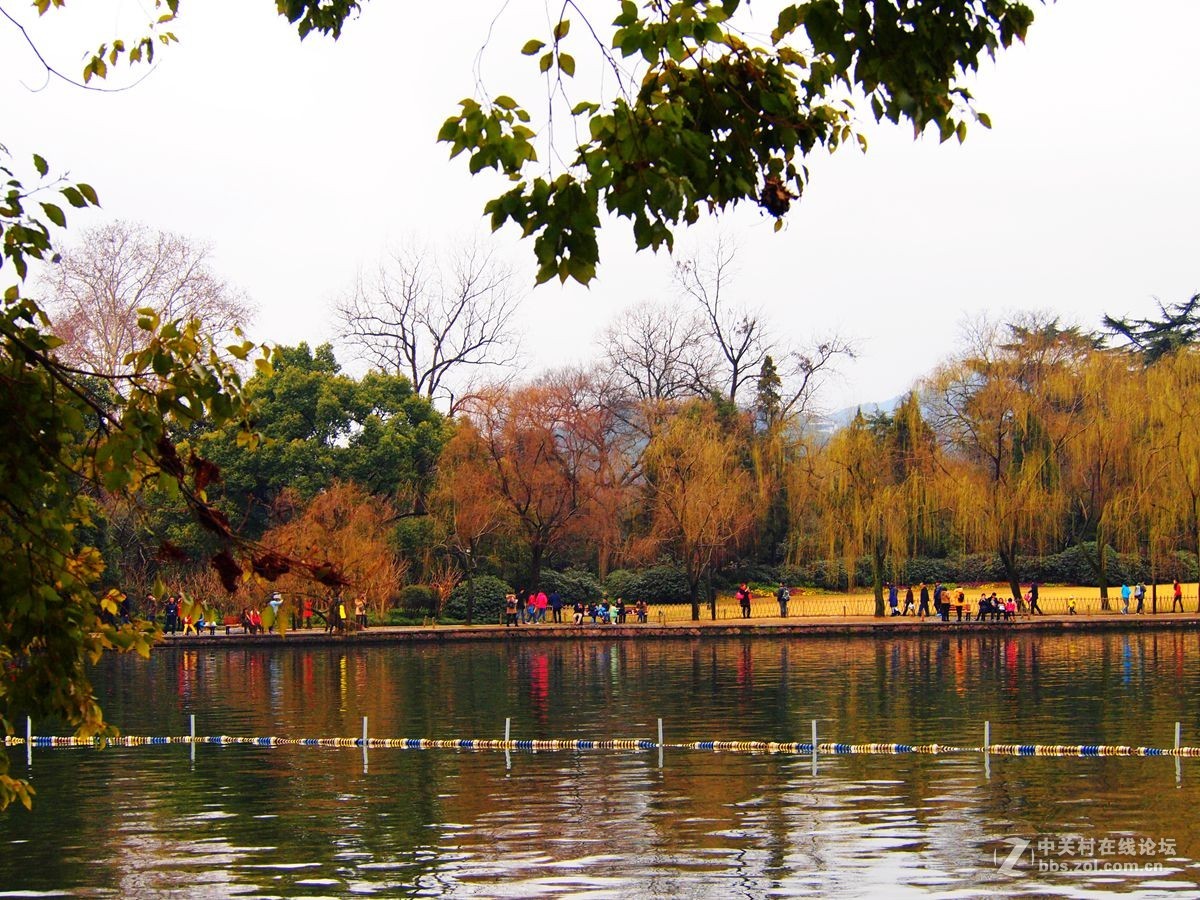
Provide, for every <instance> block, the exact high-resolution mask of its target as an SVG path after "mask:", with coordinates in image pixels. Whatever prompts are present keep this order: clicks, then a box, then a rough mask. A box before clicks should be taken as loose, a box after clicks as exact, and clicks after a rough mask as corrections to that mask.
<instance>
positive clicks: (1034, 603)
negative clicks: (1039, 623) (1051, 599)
mask: <svg viewBox="0 0 1200 900" xmlns="http://www.w3.org/2000/svg"><path fill="white" fill-rule="evenodd" d="M1035 613H1036V614H1037V615H1039V616H1044V615H1045V613H1044V612H1042V608H1041V607H1040V606H1038V583H1037V582H1036V581H1034V582H1031V583H1030V585H1029V614H1030V615H1031V616H1032V615H1034V614H1035Z"/></svg>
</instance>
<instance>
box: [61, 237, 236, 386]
mask: <svg viewBox="0 0 1200 900" xmlns="http://www.w3.org/2000/svg"><path fill="white" fill-rule="evenodd" d="M43 283H44V285H45V287H46V289H47V290H48V292H49V293H50V301H49V303H48V307H49V311H50V316H51V318H52V319H53V320H54V325H55V333H56V334H57V335H58V336H59V337H60V338H62V339H63V341H64V343H63V346H62V347H61V348H59V350H58V356H59V358H60V359H61V360H62V361H64V362H66V363H67V364H69V365H77V366H80V367H83V368H86V369H89V370H92V371H94V372H95V373H96V374H98V375H100V376H121V375H128V374H129V372H130V368H129V366H128V365H127V364H126V362H125V360H126V358H127V357H128V356H129V355H130V354H133V353H136V352H137V351H139V350H141V349H142V348H143V346H145V341H146V339H147V337H148V332H146V331H144V330H142V329H141V328H139V327H138V324H137V322H138V310H139V309H142V308H146V307H149V308H151V309H153V310H154V311H155V312H157V313H158V315H159V316H160V317H161V318H162V319H163V320H164V321H170V320H173V319H182V320H189V319H200V320H201V321H203V322H204V324H205V326H206V328H207V329H208V330H209V332H210V333H211V334H213V336H214V337H215V338H216V342H217V344H218V345H220V343H221V342H222V341H223V340H225V339H226V338H231V337H232V336H233V334H234V332H235V330H236V329H239V328H242V327H244V326H245V325H246V324H247V323H248V322H249V320H250V318H251V316H252V314H253V310H252V307H251V305H250V303H249V301H248V300H247V298H246V296H245V294H243V293H242V292H241V291H239V290H237V289H236V288H234V287H232V286H230V285H229V284H228V283H227V282H225V281H223V280H222V279H221V278H219V277H218V276H216V275H215V274H214V273H213V272H212V270H211V269H210V268H209V248H208V247H206V246H205V245H203V244H194V243H192V242H191V241H190V240H189V239H188V238H186V237H184V236H183V235H179V234H174V233H172V232H169V231H153V230H152V229H150V228H148V227H147V226H145V225H141V224H139V223H136V222H121V221H118V222H113V223H111V224H109V225H105V226H102V227H100V228H92V229H88V230H87V231H85V232H84V233H83V239H82V240H81V241H80V243H79V244H77V245H76V246H74V247H72V248H70V249H68V250H67V251H66V252H65V253H64V254H63V256H62V261H61V262H60V263H59V264H58V265H57V266H54V267H52V268H50V269H48V270H47V272H46V274H45V276H44V279H43Z"/></svg>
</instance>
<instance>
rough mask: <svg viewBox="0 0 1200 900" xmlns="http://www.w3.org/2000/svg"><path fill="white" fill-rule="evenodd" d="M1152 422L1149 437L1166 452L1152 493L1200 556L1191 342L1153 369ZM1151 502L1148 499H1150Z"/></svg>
mask: <svg viewBox="0 0 1200 900" xmlns="http://www.w3.org/2000/svg"><path fill="white" fill-rule="evenodd" d="M1146 375H1147V383H1146V404H1147V412H1148V414H1149V426H1148V428H1147V432H1146V436H1145V441H1144V443H1146V444H1147V445H1148V448H1147V452H1148V449H1149V448H1157V449H1158V450H1159V451H1160V452H1161V454H1162V464H1161V475H1159V476H1157V477H1155V473H1156V472H1158V471H1159V470H1158V469H1155V468H1154V467H1153V466H1151V467H1150V475H1149V478H1153V481H1154V484H1153V486H1152V487H1151V489H1150V490H1151V492H1150V494H1149V495H1148V496H1149V497H1151V498H1153V502H1155V503H1161V504H1162V506H1163V516H1164V517H1166V518H1168V519H1169V520H1171V522H1172V523H1173V527H1174V529H1175V530H1176V532H1177V533H1178V534H1180V535H1185V536H1186V538H1187V546H1188V549H1189V550H1191V551H1193V552H1195V553H1196V554H1197V557H1198V558H1200V439H1198V438H1197V436H1198V435H1200V349H1198V348H1196V347H1194V346H1188V347H1185V348H1183V349H1180V350H1177V351H1175V352H1174V353H1168V354H1166V355H1164V356H1162V357H1160V358H1159V359H1158V360H1157V361H1156V362H1155V363H1154V364H1153V365H1151V366H1150V368H1149V369H1148V370H1147V373H1146ZM1149 502H1150V500H1149V499H1148V500H1147V503H1149Z"/></svg>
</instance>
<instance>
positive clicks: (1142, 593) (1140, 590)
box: [1133, 581, 1146, 616]
mask: <svg viewBox="0 0 1200 900" xmlns="http://www.w3.org/2000/svg"><path fill="white" fill-rule="evenodd" d="M1133 599H1134V600H1136V601H1137V609H1136V610H1135V612H1136V613H1137V614H1138V615H1139V616H1140V615H1141V614H1142V613H1144V612H1145V611H1146V585H1145V584H1143V583H1142V582H1140V581H1139V582H1138V583H1137V585H1136V586H1135V587H1134V589H1133Z"/></svg>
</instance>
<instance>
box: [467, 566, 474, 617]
mask: <svg viewBox="0 0 1200 900" xmlns="http://www.w3.org/2000/svg"><path fill="white" fill-rule="evenodd" d="M474 568H475V567H474V566H471V567H470V568H468V569H467V624H468V625H472V624H474V622H475V573H474V572H473V571H472V569H474Z"/></svg>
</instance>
